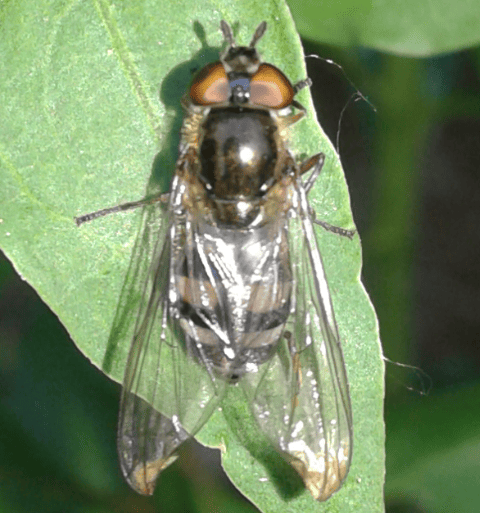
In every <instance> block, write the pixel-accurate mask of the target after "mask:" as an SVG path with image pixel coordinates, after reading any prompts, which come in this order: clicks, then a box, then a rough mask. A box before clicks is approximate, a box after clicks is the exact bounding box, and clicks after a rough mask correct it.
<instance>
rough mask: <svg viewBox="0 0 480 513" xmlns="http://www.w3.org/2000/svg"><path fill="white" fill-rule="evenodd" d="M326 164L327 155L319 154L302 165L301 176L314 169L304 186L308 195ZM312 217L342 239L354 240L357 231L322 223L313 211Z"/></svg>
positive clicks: (311, 211)
mask: <svg viewBox="0 0 480 513" xmlns="http://www.w3.org/2000/svg"><path fill="white" fill-rule="evenodd" d="M324 163H325V155H324V154H323V153H317V154H316V155H313V157H310V158H308V159H307V160H305V161H304V162H302V163H301V164H300V174H301V175H303V174H305V173H307V172H308V171H310V170H311V169H312V168H313V171H312V173H311V174H310V176H309V177H308V178H307V179H306V180H305V182H304V184H303V186H304V188H305V192H306V193H307V194H308V193H309V192H310V191H311V189H312V187H313V185H314V184H315V182H316V180H317V178H318V177H319V176H320V173H321V171H322V168H323V164H324ZM310 215H311V216H312V220H313V222H314V223H315V224H318V225H319V226H321V227H322V228H323V229H325V230H327V231H329V232H332V233H336V234H337V235H341V236H342V237H348V238H349V239H353V236H354V235H355V233H356V230H346V229H345V228H340V227H339V226H334V225H332V224H330V223H327V222H326V221H321V220H320V219H316V217H315V211H314V210H313V209H311V210H310Z"/></svg>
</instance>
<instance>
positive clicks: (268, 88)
mask: <svg viewBox="0 0 480 513" xmlns="http://www.w3.org/2000/svg"><path fill="white" fill-rule="evenodd" d="M294 96H295V91H294V90H293V86H292V84H291V82H290V80H288V78H287V77H286V76H285V75H284V74H283V73H282V72H281V71H280V70H279V69H278V68H276V67H275V66H273V65H272V64H266V63H263V64H261V65H260V67H259V68H258V71H257V72H256V73H255V75H253V77H252V78H251V80H250V101H251V102H252V103H253V104H255V105H261V106H263V107H267V108H269V109H284V108H285V107H288V106H289V105H290V104H291V103H292V101H293V97H294Z"/></svg>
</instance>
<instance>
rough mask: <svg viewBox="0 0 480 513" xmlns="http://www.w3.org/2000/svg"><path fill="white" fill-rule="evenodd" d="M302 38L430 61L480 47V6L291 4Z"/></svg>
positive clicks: (299, 0) (344, 0)
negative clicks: (448, 54) (430, 57)
mask: <svg viewBox="0 0 480 513" xmlns="http://www.w3.org/2000/svg"><path fill="white" fill-rule="evenodd" d="M289 5H290V7H291V9H292V15H293V18H294V20H295V22H296V23H297V27H298V30H299V32H300V34H301V35H302V37H305V38H309V39H312V40H314V41H318V42H322V43H328V44H332V45H338V46H343V47H351V46H366V47H369V48H375V49H376V50H381V51H384V52H391V53H395V54H399V55H406V56H412V57H427V56H432V55H438V54H440V53H446V52H454V51H458V50H463V49H465V48H468V47H471V46H476V45H478V44H479V43H480V4H479V3H478V2H477V0H465V1H463V2H451V1H450V0H431V1H429V2H418V1H417V0H401V1H399V0H387V1H382V2H372V0H341V1H336V2H318V0H290V1H289Z"/></svg>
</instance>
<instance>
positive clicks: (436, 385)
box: [0, 2, 480, 513]
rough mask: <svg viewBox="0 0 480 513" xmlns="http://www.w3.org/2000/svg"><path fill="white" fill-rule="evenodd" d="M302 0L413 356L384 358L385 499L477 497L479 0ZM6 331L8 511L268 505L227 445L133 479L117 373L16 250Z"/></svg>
mask: <svg viewBox="0 0 480 513" xmlns="http://www.w3.org/2000/svg"><path fill="white" fill-rule="evenodd" d="M290 4H291V7H292V11H293V14H294V17H295V18H296V20H297V23H298V26H299V29H300V32H301V35H302V36H304V45H305V51H306V54H307V55H308V54H315V55H318V56H321V57H323V58H328V59H333V60H334V61H335V62H336V63H338V64H340V65H341V66H342V68H343V71H342V70H340V69H339V68H338V67H337V66H334V65H332V64H329V63H328V62H326V61H324V60H319V59H317V58H315V57H309V58H307V66H308V74H309V76H310V77H311V78H312V80H313V83H314V85H313V87H312V94H313V96H314V100H315V103H316V107H317V114H318V117H319V120H320V123H321V125H322V126H323V128H324V129H325V131H326V132H327V134H328V135H329V137H330V138H331V140H332V141H334V143H336V142H337V141H338V149H339V152H340V155H341V158H342V163H343V166H344V169H345V173H346V176H347V181H348V184H349V188H350V194H351V201H352V209H353V213H354V218H355V221H356V223H357V227H358V231H359V234H360V236H361V239H362V241H363V252H364V253H363V254H364V271H363V278H364V283H365V285H366V288H367V290H368V291H369V293H370V295H371V298H372V301H373V303H374V305H375V307H376V310H377V313H378V317H379V321H380V327H381V337H382V342H383V346H384V352H385V355H386V357H387V358H389V359H390V360H392V361H394V362H398V364H394V363H387V364H386V365H387V397H386V426H387V448H386V451H387V474H386V487H385V494H386V510H387V511H388V512H392V513H393V512H395V513H401V512H412V513H416V512H425V513H437V512H455V513H457V512H465V513H467V512H472V513H476V512H478V511H480V494H479V493H478V483H479V482H480V408H479V406H480V378H479V376H480V372H479V371H480V344H479V338H480V336H479V334H480V316H479V314H478V312H479V306H480V294H479V291H480V231H479V230H478V228H477V224H478V219H480V187H479V186H478V185H479V183H478V182H479V169H480V157H479V148H480V78H479V77H480V73H479V71H480V48H479V47H478V46H472V45H473V44H478V38H479V37H480V31H479V30H477V29H478V27H479V20H480V14H479V11H480V7H478V5H477V3H476V2H472V3H468V2H463V3H462V5H454V6H449V9H450V10H448V9H447V8H446V7H445V6H446V5H447V4H443V3H442V2H438V3H435V2H431V3H429V5H430V6H431V7H432V12H426V13H425V12H421V10H418V9H417V10H415V9H416V8H415V6H414V4H412V5H409V3H408V2H405V3H404V6H403V7H401V8H400V12H401V13H403V14H405V13H406V12H408V11H409V9H412V10H413V11H414V12H413V14H412V17H411V18H409V17H407V16H399V11H398V9H399V7H398V6H397V7H396V9H397V10H395V9H391V10H390V11H388V10H386V11H385V12H383V13H382V15H383V16H384V18H383V21H384V23H383V24H381V23H380V22H379V21H378V19H379V17H380V20H381V19H382V18H381V16H380V15H379V14H378V10H377V11H375V12H372V10H371V4H369V3H368V2H367V3H365V5H364V6H363V7H362V6H361V2H358V3H355V2H354V3H352V2H336V3H334V2H330V3H329V2H322V3H321V4H322V5H321V6H319V5H317V2H310V3H309V2H297V3H294V2H291V3H290ZM330 4H331V5H330ZM334 4H335V7H332V9H330V10H329V9H328V6H333V5H334ZM357 4H358V5H357ZM385 4H386V5H388V2H386V3H385ZM0 5H1V4H0ZM339 5H341V6H342V9H343V10H342V9H339V8H338V6H339ZM359 6H360V7H359ZM402 9H403V11H402ZM358 14H359V15H360V16H361V18H362V19H363V20H364V21H363V22H362V23H363V25H362V23H358V22H357V29H358V27H359V26H360V27H362V26H366V27H369V26H370V25H368V20H375V21H376V24H373V22H372V23H371V26H370V30H371V31H370V32H368V31H366V32H364V33H362V31H359V30H357V31H353V30H351V29H352V26H353V25H354V23H353V21H352V20H355V19H356V16H357V15H358ZM312 20H321V22H320V21H319V22H318V24H315V23H314V22H313V21H312ZM339 20H340V21H339ZM412 20H414V22H413V21H412ZM439 20H440V22H439ZM459 20H460V21H459ZM347 21H348V23H347ZM322 23H323V24H324V26H327V27H333V28H336V29H338V30H336V31H333V32H331V34H333V35H334V36H335V37H333V36H332V37H330V33H329V32H328V31H325V30H323V29H324V26H323V27H322ZM317 25H318V27H319V29H318V30H319V34H318V37H316V36H315V28H316V26H317ZM375 27H376V28H378V27H380V28H381V29H382V30H380V31H379V33H380V35H381V36H382V37H378V39H377V40H375V37H374V36H375V35H377V33H375ZM406 27H408V28H409V29H412V27H413V29H414V30H413V29H412V30H411V31H410V32H409V31H408V30H406ZM429 27H432V30H431V31H429ZM341 28H343V29H344V31H343V32H342V30H340V29H341ZM387 28H388V30H387ZM394 28H396V29H398V33H395V34H394V36H395V37H393V36H392V38H391V40H389V39H388V37H387V36H388V34H389V33H393V31H394ZM321 29H322V30H321ZM402 29H403V32H402ZM433 29H435V30H433ZM389 30H390V32H389ZM385 34H387V36H386V35H385ZM402 34H403V40H402ZM439 34H440V35H439ZM369 36H371V38H370V39H369ZM476 38H477V42H476V43H475V41H476ZM389 41H390V45H389ZM322 42H323V43H325V42H329V43H331V44H330V45H326V44H322ZM415 43H417V44H415ZM447 52H448V53H447ZM346 77H348V79H347V78H346ZM353 84H355V87H354V86H353ZM356 88H358V90H359V91H361V93H362V95H363V96H364V97H366V98H368V102H366V101H364V100H358V96H355V94H356V92H357V89H356ZM0 341H1V351H0V513H1V512H3V511H5V512H17V511H18V512H25V511H42V512H43V511H45V512H47V511H48V512H57V511H58V512H70V511H72V512H75V511H92V512H93V511H98V512H111V511H120V512H123V511H136V512H149V511H152V512H153V511H167V512H177V511H178V512H197V511H198V512H212V511H218V512H220V511H221V512H224V511H225V512H227V511H229V512H236V511H239V512H240V511H256V510H255V508H253V506H250V505H249V504H248V502H246V501H245V500H244V499H242V498H241V497H240V496H239V495H238V494H236V492H235V491H233V490H232V488H231V487H229V485H228V482H227V480H226V478H224V477H222V474H221V469H220V467H219V455H218V452H214V451H207V450H205V449H202V448H200V447H199V446H198V445H197V444H195V443H192V444H190V446H188V447H186V448H185V449H184V451H187V452H188V453H189V457H184V458H179V460H177V462H176V463H175V464H174V465H172V466H171V467H170V468H169V469H168V470H166V471H165V472H164V473H163V474H162V479H161V480H160V481H159V484H158V488H157V492H156V494H155V499H154V500H153V501H152V500H151V499H146V498H143V497H139V496H138V495H136V494H135V493H134V492H133V491H131V490H130V489H129V488H128V486H127V485H126V484H125V483H124V482H123V479H122V478H121V476H120V471H119V470H118V465H117V457H116V449H115V436H114V433H115V430H116V416H117V410H118V398H119V386H117V385H115V384H113V383H111V382H110V381H109V380H108V379H106V378H105V377H104V376H103V374H101V373H100V372H99V371H98V370H97V369H95V368H94V367H93V366H91V365H90V364H89V362H88V361H87V360H86V359H85V358H84V357H83V356H82V355H81V354H80V353H79V352H78V351H77V349H76V348H75V346H74V344H73V343H72V342H71V341H70V340H69V338H68V335H67V334H66V333H65V331H64V329H63V328H62V326H61V325H60V323H59V322H58V320H57V319H56V317H55V316H54V315H53V314H52V313H51V312H50V311H49V309H48V308H47V307H46V306H45V305H44V304H43V303H42V302H41V301H40V300H39V299H38V297H37V295H36V293H35V292H34V291H33V290H32V289H31V288H30V287H29V286H28V285H27V284H26V283H24V282H23V281H22V280H21V279H20V278H19V277H18V276H16V275H15V273H14V271H13V270H12V268H11V266H10V264H9V263H8V261H6V260H5V259H1V260H0ZM399 364H405V365H410V366H414V367H416V368H417V370H416V369H410V368H407V367H402V366H401V365H399ZM205 459H208V461H209V464H206V463H205ZM199 469H201V470H199Z"/></svg>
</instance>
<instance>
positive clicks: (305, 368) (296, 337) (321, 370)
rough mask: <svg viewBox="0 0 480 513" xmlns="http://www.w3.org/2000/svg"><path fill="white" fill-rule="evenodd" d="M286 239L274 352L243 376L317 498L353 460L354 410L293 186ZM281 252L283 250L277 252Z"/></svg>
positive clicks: (262, 418)
mask: <svg viewBox="0 0 480 513" xmlns="http://www.w3.org/2000/svg"><path fill="white" fill-rule="evenodd" d="M291 192H292V197H293V201H292V205H293V206H292V207H291V209H290V212H289V213H288V215H287V216H286V217H285V219H284V223H283V228H282V230H281V233H280V234H279V237H278V239H279V241H287V247H288V250H287V251H288V253H289V261H290V269H291V274H292V291H291V300H290V301H291V307H290V314H289V316H288V319H287V321H286V324H285V327H284V330H283V334H282V336H281V338H280V339H279V341H278V344H277V348H276V352H275V354H274V356H273V357H272V358H271V360H270V361H269V362H266V363H265V364H264V365H262V366H260V367H259V370H258V373H257V375H255V374H250V375H247V376H245V378H244V379H245V381H246V383H247V385H248V386H247V387H246V390H247V394H250V401H251V404H252V408H253V412H254V414H255V417H256V419H257V422H258V424H259V425H260V427H261V428H262V430H263V431H264V432H265V434H267V436H268V437H269V438H270V439H271V440H272V441H273V442H274V443H275V445H276V446H277V447H279V448H280V449H281V451H282V452H283V454H284V455H285V456H286V458H287V459H288V460H289V462H290V463H291V465H292V466H293V467H294V468H295V469H296V470H297V471H298V472H299V474H300V475H301V477H302V478H303V481H304V483H305V486H306V487H307V488H308V489H309V491H310V492H311V494H312V495H313V496H314V498H315V499H317V500H319V501H324V500H326V499H328V497H330V495H332V494H333V493H334V492H336V491H337V490H338V489H339V488H340V486H341V485H342V483H343V481H344V479H345V477H346V475H347V473H348V470H349V467H350V461H351V456H352V438H353V436H352V411H351V405H350V397H349V391H348V382H347V375H346V371H345V365H344V361H343V355H342V349H341V346H340V338H339V334H338V328H337V325H336V322H335V318H334V313H333V307H332V301H331V298H330V293H329V289H328V283H327V279H326V276H325V271H324V268H323V264H322V260H321V256H320V252H319V250H318V246H317V240H316V236H315V231H314V227H313V223H312V219H311V217H310V209H309V206H308V202H307V197H306V191H305V189H304V187H303V185H302V183H301V181H300V179H298V180H297V182H296V183H295V184H293V185H292V191H291ZM280 253H281V251H280Z"/></svg>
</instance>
